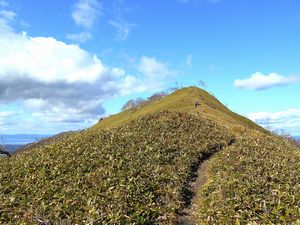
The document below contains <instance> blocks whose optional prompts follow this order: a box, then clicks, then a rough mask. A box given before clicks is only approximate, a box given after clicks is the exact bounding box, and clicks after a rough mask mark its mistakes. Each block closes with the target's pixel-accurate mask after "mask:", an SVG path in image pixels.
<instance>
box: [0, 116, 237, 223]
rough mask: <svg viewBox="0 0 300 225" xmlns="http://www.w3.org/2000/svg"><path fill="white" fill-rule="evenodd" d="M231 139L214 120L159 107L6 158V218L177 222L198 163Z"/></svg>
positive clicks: (1, 196)
mask: <svg viewBox="0 0 300 225" xmlns="http://www.w3.org/2000/svg"><path fill="white" fill-rule="evenodd" d="M232 142H233V135H231V134H230V132H229V131H228V130H227V129H226V128H225V127H222V126H219V125H217V124H216V123H214V122H213V121H209V120H207V119H203V118H201V117H199V116H197V115H191V114H188V113H179V112H160V113H155V114H150V115H145V116H143V117H140V118H138V119H137V120H134V121H131V122H130V123H128V124H126V125H124V126H120V127H117V128H114V129H109V130H102V129H98V130H96V131H93V132H87V133H85V134H80V135H76V136H74V137H73V138H69V139H68V140H66V141H64V142H58V143H56V144H53V145H49V146H47V147H44V148H37V149H34V150H31V151H28V152H24V153H23V154H19V155H17V156H15V157H13V158H12V159H0V167H1V168H2V169H1V173H0V185H1V192H0V221H1V222H2V223H21V222H24V223H36V222H37V221H43V223H51V224H57V223H63V224H65V223H70V224H75V223H78V224H87V223H89V224H91V223H95V224H98V223H100V222H101V224H120V223H122V224H129V223H130V224H131V223H138V224H143V223H148V224H149V223H157V222H159V221H161V222H163V223H164V224H173V223H174V221H175V219H176V212H177V211H178V210H180V208H181V206H182V201H183V196H184V192H185V191H184V190H185V187H186V185H187V182H188V179H189V177H190V175H191V171H192V168H193V167H195V166H198V164H199V163H200V162H201V160H203V159H204V158H205V157H207V155H210V154H213V153H214V152H216V151H218V150H220V149H221V148H223V147H224V146H227V145H229V144H231V143H232ZM20 187H22V188H20Z"/></svg>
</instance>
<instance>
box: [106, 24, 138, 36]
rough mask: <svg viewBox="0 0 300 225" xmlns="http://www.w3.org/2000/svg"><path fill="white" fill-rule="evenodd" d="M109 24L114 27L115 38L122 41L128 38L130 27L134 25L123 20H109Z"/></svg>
mask: <svg viewBox="0 0 300 225" xmlns="http://www.w3.org/2000/svg"><path fill="white" fill-rule="evenodd" d="M109 24H110V25H111V26H113V27H114V28H115V29H116V32H117V33H116V39H117V40H119V41H124V40H126V39H127V38H128V36H129V34H130V32H131V29H132V28H133V27H135V24H130V23H128V22H126V21H125V20H118V21H110V22H109Z"/></svg>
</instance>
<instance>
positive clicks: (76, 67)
mask: <svg viewBox="0 0 300 225" xmlns="http://www.w3.org/2000/svg"><path fill="white" fill-rule="evenodd" d="M0 48H1V52H0V103H2V104H4V103H8V102H14V101H22V102H23V103H24V105H25V106H27V108H28V109H30V110H32V112H33V113H34V114H33V115H34V116H39V117H40V118H44V119H45V118H46V119H48V121H52V120H56V121H65V122H66V121H70V118H76V120H77V121H84V120H86V119H90V118H95V117H96V116H97V115H101V114H103V113H104V110H103V109H102V108H101V104H102V103H103V101H105V100H106V99H107V98H109V97H110V96H113V95H115V94H118V93H119V92H121V87H118V85H119V83H122V79H124V76H126V75H125V73H123V74H120V72H119V73H117V72H116V71H118V70H120V69H118V68H108V67H106V66H104V65H103V63H102V61H101V60H100V59H99V58H98V57H97V56H95V55H91V54H89V53H88V52H86V51H84V50H83V49H81V48H79V47H78V46H76V45H68V44H65V43H64V42H60V41H58V40H56V39H54V38H50V37H48V38H45V37H29V36H28V35H26V34H16V33H6V34H5V35H2V36H1V37H0ZM66 114H68V118H67V116H66ZM50 117H52V119H50Z"/></svg>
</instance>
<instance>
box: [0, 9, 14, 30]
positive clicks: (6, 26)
mask: <svg viewBox="0 0 300 225" xmlns="http://www.w3.org/2000/svg"><path fill="white" fill-rule="evenodd" d="M15 17H16V14H15V13H14V12H13V11H10V10H0V32H1V33H4V32H8V31H11V30H12V28H11V23H12V22H13V21H14V19H15Z"/></svg>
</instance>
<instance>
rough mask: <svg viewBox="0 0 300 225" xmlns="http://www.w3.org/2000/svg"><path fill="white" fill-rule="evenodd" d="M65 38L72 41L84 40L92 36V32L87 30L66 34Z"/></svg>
mask: <svg viewBox="0 0 300 225" xmlns="http://www.w3.org/2000/svg"><path fill="white" fill-rule="evenodd" d="M66 38H67V39H69V40H71V41H74V42H86V41H88V40H90V39H91V38H92V34H91V33H90V32H88V31H83V32H80V33H73V34H67V35H66Z"/></svg>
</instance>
